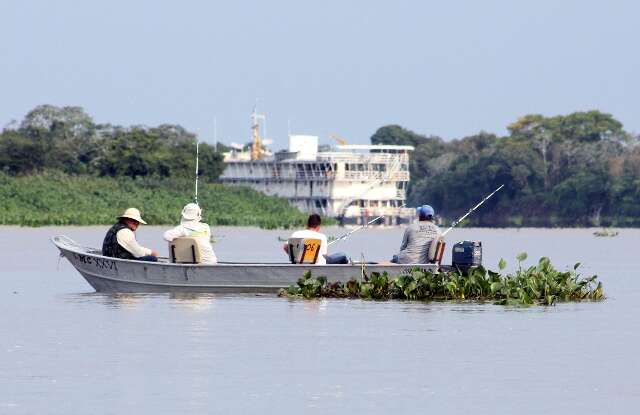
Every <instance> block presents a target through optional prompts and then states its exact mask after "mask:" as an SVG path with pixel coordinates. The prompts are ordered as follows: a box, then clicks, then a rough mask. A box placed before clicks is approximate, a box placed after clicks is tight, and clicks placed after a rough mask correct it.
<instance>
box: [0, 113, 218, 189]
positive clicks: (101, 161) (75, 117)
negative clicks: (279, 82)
mask: <svg viewBox="0 0 640 415" xmlns="http://www.w3.org/2000/svg"><path fill="white" fill-rule="evenodd" d="M195 143H196V136H195V135H194V134H192V133H190V132H188V131H187V130H185V129H184V128H183V127H181V126H179V125H172V124H163V125H160V126H158V127H145V126H132V127H122V126H117V125H111V124H97V123H95V122H94V121H93V120H92V118H91V117H90V116H89V115H87V113H86V112H85V111H84V110H83V109H82V108H80V107H56V106H52V105H41V106H38V107H36V108H34V109H33V110H31V111H30V112H29V113H28V114H27V115H26V116H25V117H24V119H23V120H22V122H20V123H19V124H17V123H16V124H15V125H13V126H9V127H6V128H4V130H3V131H2V133H0V171H2V172H4V173H6V174H9V175H25V174H33V173H39V172H43V171H61V172H64V173H67V174H71V175H95V176H107V177H119V176H128V177H131V178H136V177H160V178H162V177H186V176H193V172H194V170H195V150H196V148H195ZM215 150H216V149H214V147H213V146H211V145H209V144H206V143H200V146H199V153H200V157H199V170H200V175H201V176H203V177H206V178H207V179H209V180H216V179H217V178H218V176H219V175H220V174H221V173H222V171H223V169H224V164H223V157H222V155H221V154H220V153H219V152H216V151H215Z"/></svg>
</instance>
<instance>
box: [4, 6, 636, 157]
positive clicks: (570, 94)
mask: <svg viewBox="0 0 640 415" xmlns="http://www.w3.org/2000/svg"><path fill="white" fill-rule="evenodd" d="M164 3H168V2H161V1H158V0H156V1H133V0H130V1H120V0H118V1H115V0H110V1H69V0H65V1H61V0H57V1H44V0H43V1H29V0H20V1H14V0H2V1H1V2H0V63H1V65H0V127H1V126H2V125H5V124H6V123H8V122H9V121H10V120H11V119H22V117H23V116H24V115H25V114H26V112H27V111H29V110H30V109H32V108H33V107H35V106H36V105H39V104H44V103H47V104H54V105H60V106H62V105H74V106H82V107H84V108H85V110H86V111H87V112H88V113H89V114H90V115H91V116H92V117H93V118H94V120H95V121H96V122H103V123H104V122H111V123H114V124H120V125H130V124H145V125H149V126H153V125H158V124H161V123H177V124H181V125H183V126H184V127H186V128H188V129H189V130H191V131H194V132H199V133H200V134H201V136H202V137H203V139H205V140H207V141H211V140H212V138H213V124H214V121H213V120H214V117H215V118H216V119H217V125H218V138H219V139H220V140H221V141H225V142H231V141H236V142H247V141H249V114H250V112H251V109H252V107H253V105H254V103H255V100H256V99H258V109H259V110H260V111H261V112H264V113H266V114H267V117H268V118H267V122H268V132H269V135H270V136H271V137H272V138H273V139H275V142H276V147H277V148H280V147H283V146H284V145H285V142H286V134H287V122H288V121H289V120H290V122H291V126H292V131H293V132H296V133H306V134H315V135H319V136H320V137H321V142H328V139H327V136H328V134H330V133H337V134H339V135H341V136H342V137H344V138H346V139H347V140H348V141H350V142H352V143H366V142H368V141H369V137H370V136H371V134H372V133H373V132H375V130H376V129H377V128H378V127H380V126H382V125H385V124H391V123H394V124H400V125H402V126H404V127H407V128H409V129H412V130H414V131H417V132H419V133H425V134H436V135H440V136H442V137H444V138H447V139H449V138H460V137H463V136H465V135H469V134H473V133H476V132H478V131H480V130H485V131H489V132H495V133H499V134H502V133H504V132H505V126H506V125H507V124H508V123H510V122H512V121H514V120H515V119H516V118H517V117H518V116H520V115H524V114H526V113H542V114H545V115H555V114H565V113H569V112H573V111H579V110H589V109H600V110H602V111H605V112H609V113H612V114H613V115H614V116H615V117H616V118H617V119H619V120H620V121H622V122H623V123H624V125H625V128H626V129H627V130H630V131H635V132H639V131H640V104H639V103H638V100H639V98H640V53H638V48H639V46H638V41H639V40H640V36H639V35H638V18H639V16H640V2H638V1H632V0H629V1H616V0H610V1H563V0H553V1H547V0H535V1H514V0H511V1H508V0H505V1H489V0H483V1H471V0H470V1H442V0H441V1H418V0H415V1H401V0H394V1H379V2H378V1H371V0H369V1H346V0H342V1H333V0H325V1H315V2H307V1H276V0H270V1H243V0H235V1H226V2H215V1H180V2H172V4H171V5H168V4H164Z"/></svg>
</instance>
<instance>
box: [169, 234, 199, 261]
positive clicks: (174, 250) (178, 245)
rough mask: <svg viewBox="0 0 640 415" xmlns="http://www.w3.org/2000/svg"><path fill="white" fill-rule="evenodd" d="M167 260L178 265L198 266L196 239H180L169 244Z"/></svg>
mask: <svg viewBox="0 0 640 415" xmlns="http://www.w3.org/2000/svg"><path fill="white" fill-rule="evenodd" d="M169 258H170V259H171V262H173V263H178V264H199V263H200V261H201V258H200V247H199V246H198V241H197V240H196V238H189V237H181V238H176V239H174V240H173V241H171V242H169Z"/></svg>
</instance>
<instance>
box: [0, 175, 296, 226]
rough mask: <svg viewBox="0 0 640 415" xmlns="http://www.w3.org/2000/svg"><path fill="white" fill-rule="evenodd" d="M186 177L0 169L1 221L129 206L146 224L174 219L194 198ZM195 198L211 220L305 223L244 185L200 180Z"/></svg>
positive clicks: (109, 215) (52, 219) (62, 217)
mask: <svg viewBox="0 0 640 415" xmlns="http://www.w3.org/2000/svg"><path fill="white" fill-rule="evenodd" d="M193 186H194V183H193V180H189V179H186V178H152V177H147V178H143V177H138V178H136V179H133V178H130V177H119V178H113V177H93V176H70V175H67V174H64V173H60V172H51V173H43V174H37V175H28V176H18V177H12V176H9V175H7V174H3V173H0V224H2V225H24V226H42V225H98V224H103V225H107V224H111V223H113V222H114V220H115V218H116V216H117V215H119V214H121V213H122V212H123V211H124V209H126V208H127V207H130V206H135V207H138V208H139V209H140V210H141V211H142V214H143V217H144V219H145V220H146V221H147V222H148V223H149V224H150V225H161V224H162V225H172V224H173V225H175V224H177V223H179V221H180V212H181V210H182V207H183V206H184V205H185V204H186V203H189V202H191V201H192V199H191V195H192V194H193ZM198 203H199V204H200V206H202V208H203V220H204V221H205V222H207V223H209V224H210V225H238V226H241V225H242V226H258V227H261V228H268V229H273V228H292V227H304V225H305V224H306V220H307V215H306V214H303V213H302V212H300V211H299V210H297V209H295V208H294V207H292V206H291V205H290V204H289V203H288V202H287V201H286V200H284V199H280V198H277V197H272V196H266V195H264V194H262V193H259V192H256V191H254V190H252V189H249V188H246V187H227V186H223V185H221V184H215V183H207V182H201V183H200V185H199V189H198Z"/></svg>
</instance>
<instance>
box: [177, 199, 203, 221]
mask: <svg viewBox="0 0 640 415" xmlns="http://www.w3.org/2000/svg"><path fill="white" fill-rule="evenodd" d="M182 218H183V219H186V220H201V219H202V210H201V209H200V206H198V204H197V203H188V204H186V205H185V207H184V208H183V209H182Z"/></svg>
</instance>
